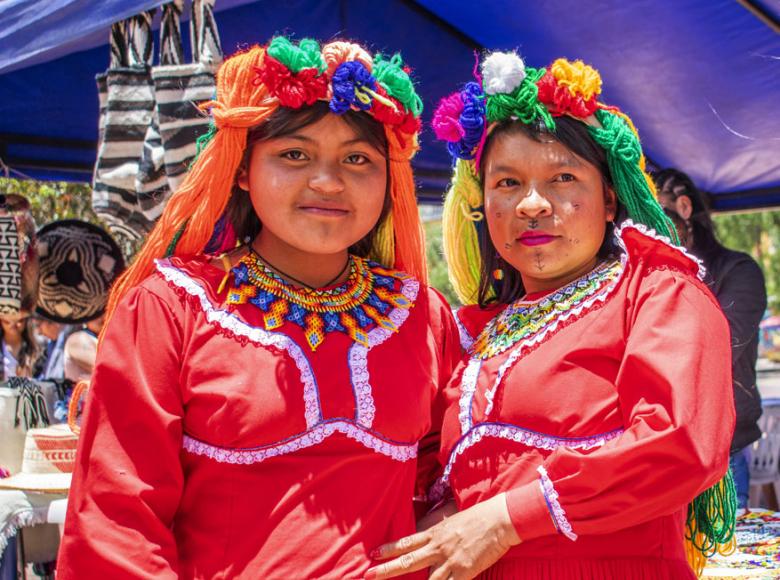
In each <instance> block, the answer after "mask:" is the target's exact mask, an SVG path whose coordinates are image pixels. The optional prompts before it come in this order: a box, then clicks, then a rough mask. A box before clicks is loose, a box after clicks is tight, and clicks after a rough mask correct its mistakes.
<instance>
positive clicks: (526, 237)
mask: <svg viewBox="0 0 780 580" xmlns="http://www.w3.org/2000/svg"><path fill="white" fill-rule="evenodd" d="M556 237H557V236H553V235H552V234H546V233H544V232H523V233H522V234H521V235H520V236H519V237H518V238H517V241H518V242H520V243H521V244H523V245H524V246H542V245H544V244H549V243H550V242H553V241H555V238H556Z"/></svg>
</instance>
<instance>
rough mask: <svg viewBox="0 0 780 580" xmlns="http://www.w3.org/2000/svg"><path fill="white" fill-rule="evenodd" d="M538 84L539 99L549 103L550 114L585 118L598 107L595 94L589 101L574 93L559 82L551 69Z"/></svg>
mask: <svg viewBox="0 0 780 580" xmlns="http://www.w3.org/2000/svg"><path fill="white" fill-rule="evenodd" d="M536 86H537V87H538V89H539V100H540V101H541V102H542V103H544V104H545V105H547V109H548V110H549V111H550V114H551V115H554V116H556V117H560V116H561V115H566V114H570V115H573V116H575V117H579V118H581V119H585V118H587V117H590V116H591V115H592V114H593V113H595V112H596V109H597V108H598V103H597V102H596V97H595V95H594V96H593V97H591V98H590V99H588V100H587V101H586V100H585V99H583V98H582V97H581V96H580V95H572V94H571V91H570V90H569V89H568V87H565V86H562V85H559V84H558V80H557V79H556V78H555V77H554V76H553V74H552V73H551V72H550V71H549V70H548V71H547V72H546V73H544V76H543V77H542V78H541V79H539V80H538V81H537V83H536Z"/></svg>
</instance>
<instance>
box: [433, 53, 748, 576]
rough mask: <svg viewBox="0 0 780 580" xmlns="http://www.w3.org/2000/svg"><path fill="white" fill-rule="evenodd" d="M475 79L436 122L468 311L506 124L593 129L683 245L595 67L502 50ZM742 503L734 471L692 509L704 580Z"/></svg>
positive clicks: (626, 197)
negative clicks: (491, 142) (490, 163)
mask: <svg viewBox="0 0 780 580" xmlns="http://www.w3.org/2000/svg"><path fill="white" fill-rule="evenodd" d="M474 76H475V77H476V81H472V82H469V83H467V84H466V85H465V86H464V87H463V88H462V89H461V90H460V91H458V92H457V93H454V94H452V95H450V96H448V97H445V98H444V99H442V100H441V102H440V103H439V106H438V108H437V110H436V112H435V113H434V117H433V129H434V131H435V133H436V136H437V137H438V138H439V139H441V140H443V141H445V142H446V143H447V149H448V151H449V153H450V155H451V156H452V157H453V160H454V162H455V170H454V174H453V179H452V185H451V187H450V190H449V191H448V193H447V196H446V199H445V202H444V215H443V218H442V219H443V227H444V253H445V255H446V258H447V265H448V268H449V274H450V281H451V282H452V285H453V287H454V288H455V291H456V292H457V294H458V297H459V298H460V299H461V301H463V303H464V304H475V303H476V302H477V294H478V290H479V282H480V271H481V262H482V257H481V255H480V250H479V238H478V230H477V227H478V222H480V221H481V220H483V219H484V212H483V194H482V184H481V183H480V178H479V171H478V168H479V163H480V156H481V154H482V149H483V147H484V145H485V140H486V139H487V137H488V135H489V133H490V131H491V130H492V129H493V128H494V127H495V126H496V125H497V124H498V123H500V122H502V121H506V120H512V121H516V122H520V123H524V124H526V125H531V124H537V123H543V124H544V126H545V127H546V128H547V130H548V131H550V132H551V133H554V132H555V126H556V118H560V117H561V116H562V115H566V116H569V117H572V118H574V119H577V120H579V121H581V122H583V123H585V125H586V126H587V128H588V132H589V133H590V135H591V137H592V138H593V140H594V141H595V142H596V143H597V144H598V145H599V146H601V147H602V148H603V149H604V151H605V152H606V155H607V164H608V166H609V171H610V174H611V177H612V183H613V188H614V190H615V193H616V194H617V197H618V200H619V201H620V203H621V204H622V205H623V207H624V208H625V209H626V212H627V214H628V217H629V218H630V219H632V220H633V221H634V222H637V223H642V224H645V225H646V226H649V227H651V228H653V229H654V230H655V231H656V232H657V233H659V234H661V235H663V236H666V237H668V238H670V239H671V240H673V241H674V242H678V239H677V234H676V231H675V229H674V225H673V224H672V223H671V221H670V220H669V218H668V217H666V215H665V214H664V212H663V210H662V209H661V206H660V205H659V204H658V201H657V200H656V190H655V185H654V183H653V180H652V179H651V178H650V176H649V175H648V174H647V172H646V171H645V157H644V155H643V153H642V146H641V145H640V143H639V135H638V134H637V131H636V128H635V127H634V124H633V123H632V122H631V119H630V118H629V117H628V116H627V115H626V114H624V113H622V112H621V111H620V110H618V109H617V108H616V107H610V106H607V105H605V104H603V103H601V102H599V101H598V97H599V95H600V94H601V77H600V76H599V73H598V72H597V71H596V70H595V69H593V68H592V67H590V66H588V65H586V64H585V63H583V62H582V61H579V60H577V61H574V62H571V61H568V60H566V59H562V58H561V59H558V60H556V61H555V62H553V63H552V64H551V65H550V66H549V67H547V68H539V69H536V68H532V67H528V66H525V63H524V62H523V60H522V59H521V58H520V56H519V55H518V54H517V53H514V52H494V53H492V54H489V55H488V56H487V57H485V58H484V59H483V61H482V63H481V66H480V67H479V74H477V71H475V75H474ZM735 497H736V496H735V492H734V482H733V479H732V477H731V473H730V472H729V473H728V474H727V475H726V477H724V478H723V480H721V481H720V482H719V483H718V484H717V485H715V486H714V487H712V488H710V489H708V490H707V491H705V492H704V493H702V494H701V495H699V496H698V497H697V498H695V499H694V501H693V502H691V504H690V505H689V506H688V518H687V522H686V540H687V541H686V553H687V556H688V560H689V562H690V563H691V566H692V567H693V568H694V570H695V571H696V572H697V574H699V575H701V572H702V570H703V568H704V565H705V563H706V559H707V557H708V556H711V555H713V554H714V553H715V552H720V553H728V552H729V551H730V550H733V549H734V546H735V543H734V523H735V510H736V499H735Z"/></svg>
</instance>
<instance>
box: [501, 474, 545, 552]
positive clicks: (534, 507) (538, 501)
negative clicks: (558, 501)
mask: <svg viewBox="0 0 780 580" xmlns="http://www.w3.org/2000/svg"><path fill="white" fill-rule="evenodd" d="M506 506H507V509H508V510H509V517H510V519H511V520H512V524H514V526H515V530H516V531H517V535H518V536H519V537H520V539H521V540H522V541H523V542H527V541H528V540H533V539H534V538H538V537H541V536H548V535H552V534H556V533H558V530H557V528H556V527H555V523H554V522H553V518H552V515H551V514H550V510H549V509H548V507H547V501H546V500H545V499H544V494H542V488H541V486H540V485H539V480H538V479H537V480H534V481H532V482H531V483H527V484H525V485H523V486H521V487H516V488H514V489H511V490H509V491H507V492H506Z"/></svg>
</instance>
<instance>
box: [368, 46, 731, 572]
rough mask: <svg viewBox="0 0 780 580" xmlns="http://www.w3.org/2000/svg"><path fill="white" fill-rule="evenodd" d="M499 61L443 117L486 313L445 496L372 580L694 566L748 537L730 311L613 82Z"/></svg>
mask: <svg viewBox="0 0 780 580" xmlns="http://www.w3.org/2000/svg"><path fill="white" fill-rule="evenodd" d="M480 73H481V76H480V77H479V78H478V79H477V81H476V82H470V83H468V84H467V85H466V86H465V87H464V88H463V89H462V90H461V91H460V92H459V93H456V94H454V95H452V96H451V97H448V98H446V99H444V100H443V101H442V103H441V104H440V107H439V109H438V111H437V113H436V115H435V117H434V130H435V131H436V133H437V135H438V136H439V137H440V138H441V139H443V140H445V141H446V142H447V146H448V149H449V151H450V153H451V154H452V155H453V156H454V157H455V158H456V161H457V164H456V169H455V176H454V180H453V185H452V188H451V190H450V192H449V193H448V196H447V200H446V203H445V212H444V227H445V253H446V255H447V259H448V264H449V267H450V273H451V279H452V282H453V284H454V286H455V288H456V290H457V291H458V293H459V295H460V297H461V299H462V300H463V302H464V303H465V304H467V306H465V307H464V308H462V309H461V310H460V311H458V312H457V318H458V322H459V325H460V328H461V331H462V332H461V338H462V341H463V345H464V348H465V349H466V351H467V354H466V356H465V358H464V360H463V361H462V362H461V364H460V366H459V368H458V369H457V370H456V372H455V375H454V377H453V380H452V382H451V383H450V385H449V386H448V388H447V390H446V392H445V397H446V400H447V410H446V413H445V419H444V426H443V429H442V443H443V444H442V453H441V456H440V458H441V461H442V463H443V465H444V466H445V467H444V473H443V476H442V478H441V479H440V480H439V481H438V482H437V484H436V485H435V486H434V489H433V493H434V494H436V495H438V497H440V498H442V501H443V504H444V507H442V508H441V509H440V510H438V511H437V512H434V513H432V514H431V515H430V516H429V517H428V518H427V519H426V521H425V522H423V525H422V526H421V527H425V526H431V527H428V528H427V529H425V530H424V531H422V532H419V533H417V534H414V535H412V536H409V537H406V538H403V539H401V540H400V541H397V542H394V543H390V544H386V545H383V546H381V547H379V548H378V551H377V554H378V557H380V558H381V559H384V560H386V561H385V563H383V564H381V565H379V566H376V567H374V568H373V569H372V570H370V571H369V577H372V578H388V577H393V576H395V575H399V574H403V573H405V572H407V571H409V570H416V569H419V568H430V569H431V578H434V579H436V580H444V579H448V578H450V579H451V578H454V579H457V580H461V579H465V578H472V577H475V576H477V575H480V574H481V575H480V577H481V578H523V579H525V580H529V579H561V580H563V579H565V580H578V579H592V580H596V579H598V580H630V579H640V578H653V579H675V580H676V579H693V578H695V577H696V572H700V571H701V568H702V567H703V563H704V560H705V558H706V555H709V554H712V553H713V552H715V551H716V550H718V549H720V546H723V545H727V544H728V543H729V542H730V541H731V540H732V536H733V523H734V509H735V505H734V494H733V482H732V481H731V478H730V476H728V475H727V470H728V458H729V443H730V441H731V431H732V429H733V425H734V407H733V399H732V393H731V384H730V358H729V333H728V327H727V325H726V321H725V319H724V317H723V314H722V313H721V312H720V309H719V307H718V305H717V302H716V301H715V299H714V298H713V296H712V294H711V293H710V292H709V291H708V289H707V288H706V287H705V286H704V284H702V282H701V280H700V277H701V276H702V274H703V272H702V269H701V267H700V265H699V263H698V262H697V260H696V259H694V258H692V257H691V256H689V255H688V254H686V252H685V251H684V250H683V249H682V248H680V247H679V246H678V245H677V243H676V241H677V236H676V234H675V232H674V229H673V226H672V224H671V223H670V221H669V219H668V218H667V217H666V216H665V214H664V213H663V210H662V209H661V207H660V206H659V205H658V203H657V201H656V199H655V197H654V188H653V185H652V182H651V181H650V180H649V178H648V176H647V175H646V174H645V172H644V158H643V156H642V150H641V147H640V145H639V140H638V137H637V135H636V132H635V130H634V128H633V125H632V123H631V121H630V119H629V118H628V117H627V116H626V115H624V114H623V113H621V112H620V111H619V110H618V109H616V108H614V107H608V106H606V105H604V104H602V103H601V102H599V101H598V96H599V93H600V89H601V79H600V78H599V75H598V73H597V72H596V71H595V70H594V69H592V68H591V67H589V66H587V65H585V64H583V63H582V62H581V61H576V62H569V61H567V60H563V59H560V60H557V61H555V62H554V63H553V64H552V65H551V66H549V67H548V68H541V69H534V68H531V67H526V66H525V65H524V63H523V61H522V60H521V58H520V57H519V56H518V55H517V54H514V53H494V54H491V55H490V56H488V57H487V58H486V59H485V60H484V61H483V63H482V66H481V69H480ZM724 426H725V427H724ZM724 476H726V477H725V478H724ZM450 498H451V499H450ZM442 518H443V519H442ZM437 520H440V521H439V522H438V523H435V522H436V521H437ZM431 524H433V525H431Z"/></svg>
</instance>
